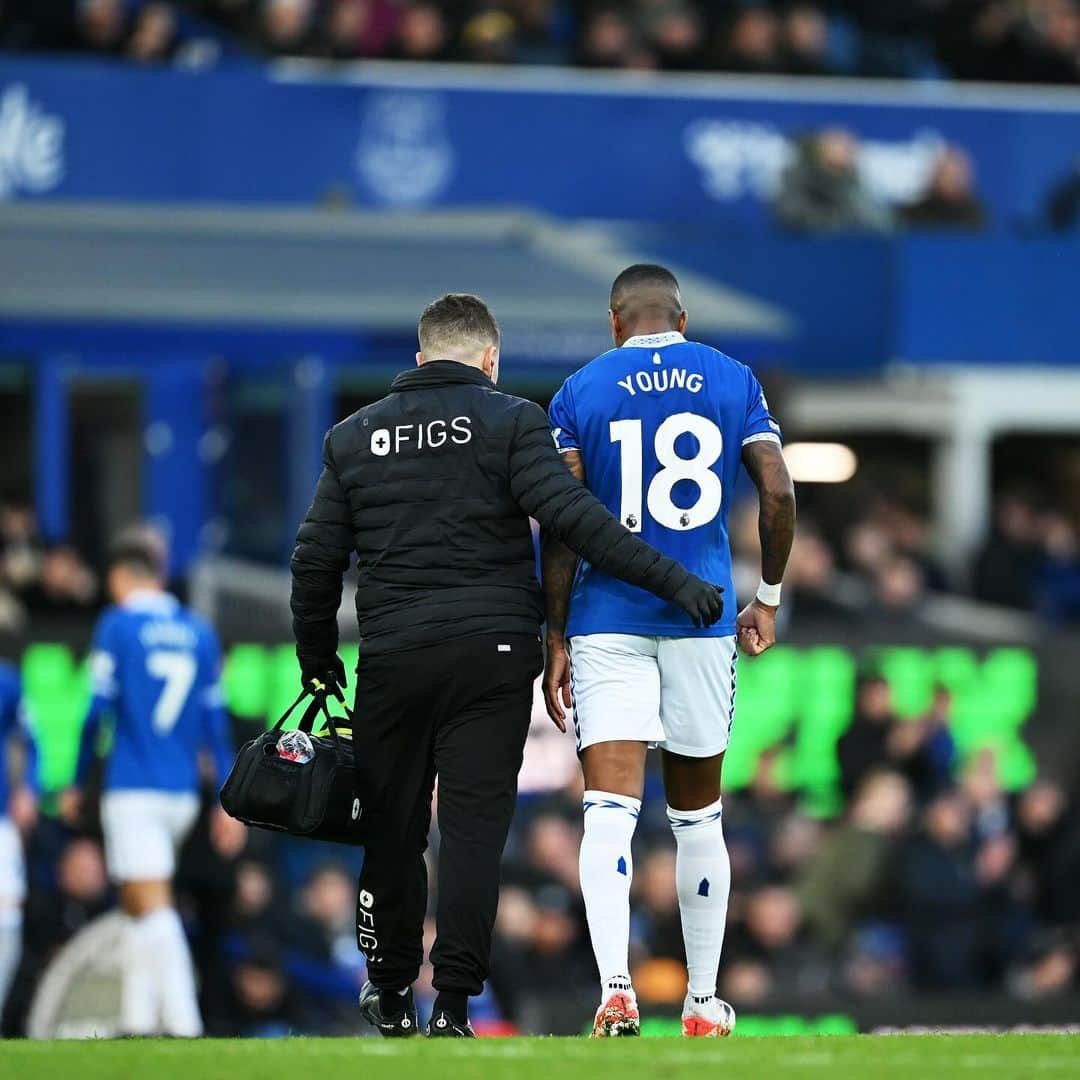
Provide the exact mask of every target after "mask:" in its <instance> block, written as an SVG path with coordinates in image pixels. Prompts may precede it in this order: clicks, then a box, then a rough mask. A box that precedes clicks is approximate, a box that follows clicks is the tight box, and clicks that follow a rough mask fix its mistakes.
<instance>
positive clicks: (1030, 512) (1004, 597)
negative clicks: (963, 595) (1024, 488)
mask: <svg viewBox="0 0 1080 1080" xmlns="http://www.w3.org/2000/svg"><path fill="white" fill-rule="evenodd" d="M1040 531H1041V530H1040V522H1039V516H1038V514H1037V512H1036V509H1035V506H1034V503H1033V502H1032V500H1031V499H1030V498H1029V497H1028V496H1027V495H1025V494H1023V493H1020V492H1011V493H1008V494H1005V495H1003V496H1001V497H1000V498H999V499H998V500H997V503H996V504H995V506H994V524H993V527H992V529H991V532H990V535H989V536H988V537H987V540H986V543H985V544H984V545H983V547H982V550H981V551H980V552H979V554H978V556H977V557H976V559H975V573H974V591H975V596H976V598H977V599H979V600H983V601H985V602H986V603H988V604H1001V605H1003V606H1005V607H1015V608H1030V607H1031V605H1032V602H1033V578H1034V573H1035V567H1036V564H1037V561H1038V549H1039V543H1040Z"/></svg>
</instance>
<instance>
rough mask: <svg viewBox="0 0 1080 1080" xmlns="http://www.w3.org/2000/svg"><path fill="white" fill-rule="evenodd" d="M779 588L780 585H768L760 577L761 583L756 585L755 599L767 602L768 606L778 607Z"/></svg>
mask: <svg viewBox="0 0 1080 1080" xmlns="http://www.w3.org/2000/svg"><path fill="white" fill-rule="evenodd" d="M781 588H782V586H780V585H770V584H769V583H768V582H767V581H766V580H765V579H764V578H762V579H761V584H760V585H759V586H758V587H757V599H758V600H760V601H761V603H763V604H768V605H769V607H779V606H780V589H781Z"/></svg>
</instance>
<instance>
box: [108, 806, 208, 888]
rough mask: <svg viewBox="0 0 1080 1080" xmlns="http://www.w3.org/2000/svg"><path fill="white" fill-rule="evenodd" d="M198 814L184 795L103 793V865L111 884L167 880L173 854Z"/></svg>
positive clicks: (170, 875) (169, 874)
mask: <svg viewBox="0 0 1080 1080" xmlns="http://www.w3.org/2000/svg"><path fill="white" fill-rule="evenodd" d="M198 816H199V797H198V795H195V794H193V793H189V792H171V791H139V790H131V791H109V792H106V793H105V795H103V796H102V799H101V827H102V831H103V832H104V834H105V861H106V863H107V865H108V867H109V876H110V877H111V878H112V879H113V881H119V882H123V881H171V880H172V877H173V874H174V873H175V871H176V854H177V852H178V851H179V850H180V846H181V844H183V842H184V840H185V838H186V837H187V834H188V833H189V832H191V828H192V826H193V825H194V824H195V821H196V819H197V818H198Z"/></svg>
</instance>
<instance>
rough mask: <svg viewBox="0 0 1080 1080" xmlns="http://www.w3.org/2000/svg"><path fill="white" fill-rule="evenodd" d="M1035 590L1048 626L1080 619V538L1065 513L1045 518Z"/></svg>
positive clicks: (1044, 516)
mask: <svg viewBox="0 0 1080 1080" xmlns="http://www.w3.org/2000/svg"><path fill="white" fill-rule="evenodd" d="M1034 590H1035V601H1036V610H1037V611H1038V612H1039V614H1040V615H1042V617H1043V618H1044V619H1046V620H1047V621H1048V622H1051V623H1055V624H1062V623H1068V622H1072V621H1073V620H1076V619H1080V537H1078V536H1077V532H1076V528H1075V527H1074V525H1073V523H1072V520H1071V519H1070V518H1069V517H1067V516H1066V515H1065V514H1064V513H1060V512H1050V513H1047V514H1044V515H1043V519H1042V552H1041V555H1040V558H1039V560H1038V563H1037V565H1036V568H1035V578H1034Z"/></svg>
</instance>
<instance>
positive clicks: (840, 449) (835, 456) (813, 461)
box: [784, 442, 859, 484]
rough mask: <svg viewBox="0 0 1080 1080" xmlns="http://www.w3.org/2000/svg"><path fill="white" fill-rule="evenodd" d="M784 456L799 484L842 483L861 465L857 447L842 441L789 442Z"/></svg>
mask: <svg viewBox="0 0 1080 1080" xmlns="http://www.w3.org/2000/svg"><path fill="white" fill-rule="evenodd" d="M784 458H785V460H786V461H787V466H788V471H789V472H790V473H791V478H792V479H793V480H794V481H796V483H800V484H843V483H844V482H845V481H847V480H850V479H851V478H852V477H853V476H854V475H855V470H856V469H857V468H858V467H859V461H858V458H856V456H855V451H854V450H852V449H851V447H850V446H845V445H844V444H843V443H825V442H822V443H817V442H797V443H789V444H788V445H787V446H785V447H784Z"/></svg>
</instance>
